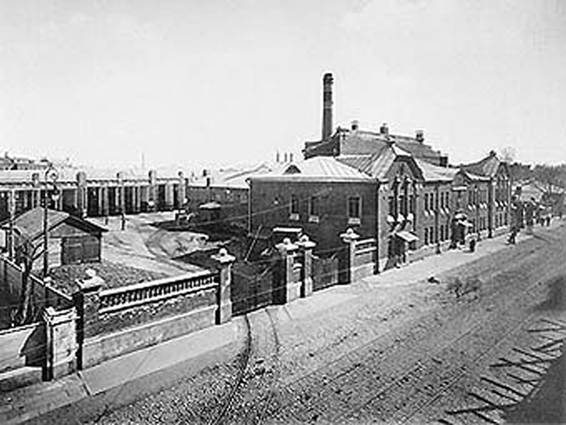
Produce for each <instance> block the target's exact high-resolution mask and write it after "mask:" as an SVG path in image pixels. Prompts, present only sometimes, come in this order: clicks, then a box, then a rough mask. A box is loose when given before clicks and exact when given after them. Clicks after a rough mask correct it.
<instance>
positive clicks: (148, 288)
mask: <svg viewBox="0 0 566 425" xmlns="http://www.w3.org/2000/svg"><path fill="white" fill-rule="evenodd" d="M213 258H214V260H215V261H216V262H217V264H218V268H217V270H207V271H201V272H196V273H190V274H185V275H181V276H175V277H172V278H165V279H158V280H155V281H151V282H143V283H139V284H135V285H129V286H125V287H120V288H113V289H106V290H101V284H102V283H103V282H102V281H101V279H100V278H98V277H92V278H91V279H90V280H87V281H85V282H82V283H81V285H80V286H81V288H80V291H79V292H78V293H77V294H76V296H75V300H76V305H77V311H78V314H79V327H78V340H79V346H80V349H79V362H78V365H79V368H85V367H89V366H93V365H96V364H98V363H100V362H102V361H105V360H108V359H111V358H113V357H117V356H120V355H122V354H126V353H129V352H132V351H135V350H139V349H140V348H144V347H148V346H151V345H155V344H158V343H160V342H163V341H167V340H169V339H172V338H175V337H178V336H181V335H184V334H187V333H190V332H194V331H197V330H199V329H203V328H206V327H209V326H213V325H214V324H220V323H224V322H226V321H228V320H230V318H231V314H232V311H231V310H232V305H231V301H230V280H231V271H230V268H231V264H232V262H233V261H234V257H232V256H230V255H228V254H227V253H226V252H225V251H224V252H223V253H222V254H219V255H216V256H213Z"/></svg>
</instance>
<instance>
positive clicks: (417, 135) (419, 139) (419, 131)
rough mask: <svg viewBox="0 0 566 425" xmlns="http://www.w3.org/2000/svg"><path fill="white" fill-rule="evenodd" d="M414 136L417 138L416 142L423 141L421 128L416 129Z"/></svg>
mask: <svg viewBox="0 0 566 425" xmlns="http://www.w3.org/2000/svg"><path fill="white" fill-rule="evenodd" d="M415 138H416V139H417V141H418V142H421V143H422V142H424V132H423V131H422V130H417V132H416V134H415Z"/></svg>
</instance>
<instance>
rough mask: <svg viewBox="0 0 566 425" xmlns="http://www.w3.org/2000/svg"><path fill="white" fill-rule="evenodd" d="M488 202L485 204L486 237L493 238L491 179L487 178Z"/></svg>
mask: <svg viewBox="0 0 566 425" xmlns="http://www.w3.org/2000/svg"><path fill="white" fill-rule="evenodd" d="M488 187H489V193H488V195H489V202H488V205H487V222H488V224H489V226H488V229H487V232H488V233H487V237H488V238H493V179H492V178H491V177H490V179H489V185H488Z"/></svg>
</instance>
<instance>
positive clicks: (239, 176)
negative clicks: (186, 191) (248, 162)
mask: <svg viewBox="0 0 566 425" xmlns="http://www.w3.org/2000/svg"><path fill="white" fill-rule="evenodd" d="M287 165H289V163H285V164H283V163H275V164H272V163H268V162H261V163H259V164H256V165H253V166H247V167H241V168H239V167H232V168H229V169H220V170H209V171H208V175H207V176H201V177H198V178H197V179H194V180H191V181H190V182H189V185H190V186H196V187H206V186H207V178H210V187H221V188H234V189H247V188H248V183H247V180H248V178H250V177H252V176H257V175H263V174H268V173H272V172H281V171H282V170H283V168H284V167H285V166H287Z"/></svg>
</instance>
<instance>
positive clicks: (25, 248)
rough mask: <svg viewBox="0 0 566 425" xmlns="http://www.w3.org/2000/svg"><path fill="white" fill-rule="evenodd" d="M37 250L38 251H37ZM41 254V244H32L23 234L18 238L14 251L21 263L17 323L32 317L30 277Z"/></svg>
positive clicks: (24, 321)
mask: <svg viewBox="0 0 566 425" xmlns="http://www.w3.org/2000/svg"><path fill="white" fill-rule="evenodd" d="M38 251H39V252H38ZM42 254H43V245H42V244H38V245H34V244H33V241H31V240H30V239H28V238H27V237H25V236H22V237H21V238H20V244H19V246H18V248H17V251H16V262H17V263H20V264H22V266H23V267H22V268H23V273H22V289H21V293H20V302H19V305H18V311H17V313H16V318H15V321H16V323H17V324H18V325H20V326H21V325H25V324H27V323H29V322H31V321H32V320H33V319H34V311H33V307H34V305H33V289H34V288H33V281H32V280H31V279H30V275H31V272H32V270H33V264H34V262H35V260H37V259H38V258H39V257H41V255H42Z"/></svg>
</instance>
